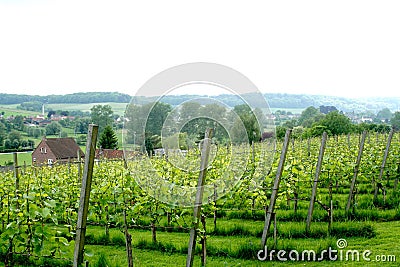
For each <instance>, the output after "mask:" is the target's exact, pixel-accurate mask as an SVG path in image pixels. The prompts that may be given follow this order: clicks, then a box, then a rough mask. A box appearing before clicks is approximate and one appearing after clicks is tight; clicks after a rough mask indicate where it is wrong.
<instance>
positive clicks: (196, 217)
mask: <svg viewBox="0 0 400 267" xmlns="http://www.w3.org/2000/svg"><path fill="white" fill-rule="evenodd" d="M212 133H213V129H211V128H208V129H207V130H206V132H205V135H204V142H203V148H202V150H201V162H200V173H199V180H198V182H197V192H196V198H195V202H194V210H193V227H192V228H191V229H190V237H189V245H188V255H187V258H186V267H192V266H193V258H194V253H195V249H196V238H197V231H198V228H199V223H200V220H201V205H202V202H203V192H204V184H205V178H206V174H207V165H208V158H209V156H210V147H211V138H212ZM204 254H205V253H204ZM204 260H205V259H204Z"/></svg>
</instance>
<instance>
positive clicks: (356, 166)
mask: <svg viewBox="0 0 400 267" xmlns="http://www.w3.org/2000/svg"><path fill="white" fill-rule="evenodd" d="M366 136H367V131H364V132H363V134H362V136H361V142H360V147H359V150H358V156H357V161H356V165H355V166H354V174H353V179H352V180H351V185H350V192H349V198H348V200H347V205H346V212H348V211H349V210H350V205H351V202H352V201H353V197H354V187H355V184H356V180H357V175H358V170H359V168H360V163H361V157H362V153H363V150H364V143H365V137H366Z"/></svg>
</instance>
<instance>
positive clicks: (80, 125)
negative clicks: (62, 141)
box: [74, 118, 90, 134]
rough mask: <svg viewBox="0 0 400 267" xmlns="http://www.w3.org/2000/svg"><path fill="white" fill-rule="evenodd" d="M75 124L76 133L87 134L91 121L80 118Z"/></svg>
mask: <svg viewBox="0 0 400 267" xmlns="http://www.w3.org/2000/svg"><path fill="white" fill-rule="evenodd" d="M74 123H75V132H77V133H81V134H87V131H88V128H89V124H90V120H89V119H87V118H79V119H76V120H74Z"/></svg>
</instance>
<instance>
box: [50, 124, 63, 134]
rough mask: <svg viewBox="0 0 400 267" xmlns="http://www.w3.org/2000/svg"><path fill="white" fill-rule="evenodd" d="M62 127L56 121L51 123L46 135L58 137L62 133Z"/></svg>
mask: <svg viewBox="0 0 400 267" xmlns="http://www.w3.org/2000/svg"><path fill="white" fill-rule="evenodd" d="M61 129H62V126H61V124H59V123H58V122H56V121H53V122H51V123H50V124H49V125H47V126H46V135H58V134H59V133H60V132H61Z"/></svg>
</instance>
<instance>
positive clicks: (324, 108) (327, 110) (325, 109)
mask: <svg viewBox="0 0 400 267" xmlns="http://www.w3.org/2000/svg"><path fill="white" fill-rule="evenodd" d="M319 111H320V112H321V113H324V114H328V113H331V112H335V111H338V109H337V108H336V107H335V106H320V107H319Z"/></svg>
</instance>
